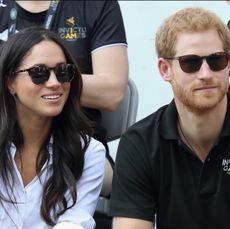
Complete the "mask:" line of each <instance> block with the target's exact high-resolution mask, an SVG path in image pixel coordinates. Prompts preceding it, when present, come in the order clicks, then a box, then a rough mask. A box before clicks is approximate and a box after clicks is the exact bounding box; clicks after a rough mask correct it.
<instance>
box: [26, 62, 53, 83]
mask: <svg viewBox="0 0 230 229" xmlns="http://www.w3.org/2000/svg"><path fill="white" fill-rule="evenodd" d="M28 73H29V75H30V77H31V79H32V81H33V83H34V84H42V83H45V82H46V81H47V80H48V79H49V76H50V71H49V69H47V67H46V66H43V65H39V66H35V67H33V68H31V69H29V71H28Z"/></svg>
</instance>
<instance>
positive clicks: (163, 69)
mask: <svg viewBox="0 0 230 229" xmlns="http://www.w3.org/2000/svg"><path fill="white" fill-rule="evenodd" d="M158 69H159V72H160V74H161V76H162V78H163V79H164V80H165V81H167V82H171V65H170V63H169V61H168V60H166V59H164V58H162V57H160V58H159V59H158Z"/></svg>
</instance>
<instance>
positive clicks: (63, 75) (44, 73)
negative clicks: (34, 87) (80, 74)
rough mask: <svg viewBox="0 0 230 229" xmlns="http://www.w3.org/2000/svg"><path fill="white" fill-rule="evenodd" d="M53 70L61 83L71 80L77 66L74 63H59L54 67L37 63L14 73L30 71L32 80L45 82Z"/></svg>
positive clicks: (38, 82) (37, 82) (36, 82)
mask: <svg viewBox="0 0 230 229" xmlns="http://www.w3.org/2000/svg"><path fill="white" fill-rule="evenodd" d="M51 70H53V71H54V73H55V75H56V78H57V80H58V81H59V82H60V83H66V82H70V81H71V80H72V79H73V78H74V75H75V72H76V68H75V66H74V65H73V64H63V63H62V64H58V65H57V66H56V67H54V68H49V67H47V66H46V65H44V64H40V65H36V66H34V67H31V68H27V69H23V70H18V71H16V72H14V74H18V73H20V72H28V74H29V76H30V77H31V80H32V82H33V83H34V84H43V83H45V82H46V81H48V80H49V77H50V71H51Z"/></svg>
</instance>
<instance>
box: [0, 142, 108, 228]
mask: <svg viewBox="0 0 230 229" xmlns="http://www.w3.org/2000/svg"><path fill="white" fill-rule="evenodd" d="M48 148H49V153H50V155H51V157H50V160H49V163H45V164H44V166H43V168H42V170H41V176H40V179H39V178H38V176H35V177H34V179H33V180H32V181H31V182H30V183H29V184H27V185H26V186H25V187H24V185H23V181H22V177H21V174H20V173H19V171H18V169H17V166H16V163H15V160H14V157H15V153H16V147H15V146H14V144H12V145H11V148H10V155H11V159H12V162H13V168H14V175H15V183H14V187H13V190H14V194H13V195H14V197H15V199H16V201H17V204H16V205H15V206H14V205H13V204H10V203H7V202H2V203H1V202H0V228H4V229H50V228H53V229H93V228H95V221H94V219H93V217H92V216H93V214H94V211H95V208H96V204H97V200H98V197H99V194H100V191H101V187H102V182H103V177H104V160H105V148H104V146H103V145H102V144H101V143H100V142H98V141H96V140H95V139H93V138H92V139H91V141H90V144H89V146H88V148H87V150H86V152H85V164H84V169H83V173H82V176H81V178H80V179H79V181H78V182H77V184H76V189H77V202H76V204H75V205H74V206H73V207H72V208H70V209H68V210H67V211H66V212H65V213H64V214H63V215H61V216H60V217H59V218H58V220H57V224H56V225H55V226H54V227H51V226H48V225H47V224H46V223H45V222H44V220H43V219H42V218H41V215H40V206H41V195H42V188H43V184H44V182H45V181H46V179H47V176H50V174H51V166H52V141H51V142H50V143H49V147H48ZM0 192H1V193H2V194H3V195H4V196H7V195H6V188H5V184H4V182H3V179H2V177H0ZM13 195H12V196H13ZM66 195H67V196H68V193H67V194H66Z"/></svg>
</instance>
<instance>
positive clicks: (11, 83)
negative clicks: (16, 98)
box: [7, 80, 16, 95]
mask: <svg viewBox="0 0 230 229" xmlns="http://www.w3.org/2000/svg"><path fill="white" fill-rule="evenodd" d="M7 87H8V90H9V92H10V94H11V95H15V93H16V92H15V88H14V81H13V80H8V81H7Z"/></svg>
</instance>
